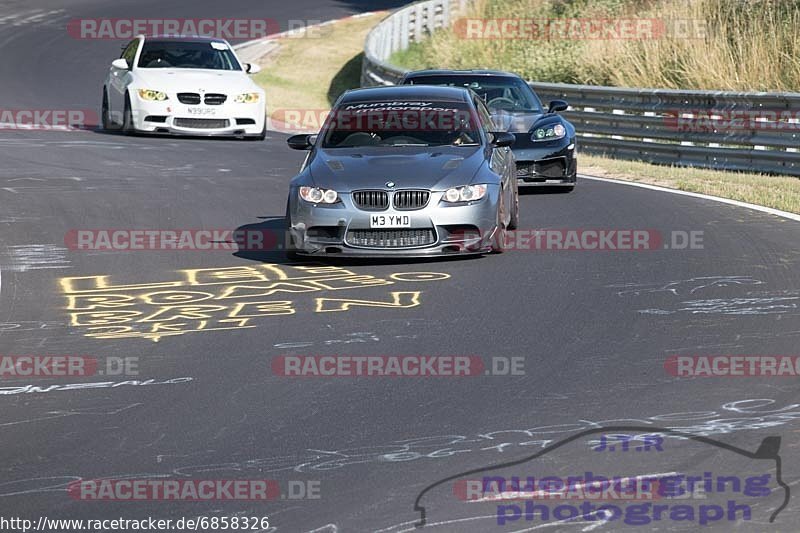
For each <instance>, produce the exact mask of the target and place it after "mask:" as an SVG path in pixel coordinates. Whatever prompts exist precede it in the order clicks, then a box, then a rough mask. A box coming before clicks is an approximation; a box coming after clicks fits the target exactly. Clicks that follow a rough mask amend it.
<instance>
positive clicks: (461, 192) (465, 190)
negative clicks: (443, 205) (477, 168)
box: [442, 185, 487, 203]
mask: <svg viewBox="0 0 800 533" xmlns="http://www.w3.org/2000/svg"><path fill="white" fill-rule="evenodd" d="M486 191H487V187H486V185H464V186H463V187H453V188H451V189H447V190H446V191H445V192H444V196H442V200H443V201H445V202H450V203H458V202H473V201H475V200H480V199H481V198H483V197H484V196H486Z"/></svg>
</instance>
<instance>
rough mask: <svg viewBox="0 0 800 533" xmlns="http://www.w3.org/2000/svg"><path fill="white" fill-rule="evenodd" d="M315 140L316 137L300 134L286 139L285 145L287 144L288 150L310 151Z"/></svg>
mask: <svg viewBox="0 0 800 533" xmlns="http://www.w3.org/2000/svg"><path fill="white" fill-rule="evenodd" d="M316 140H317V136H316V135H308V134H307V133H301V134H300V135H292V136H291V137H289V138H288V139H286V144H288V145H289V148H291V149H293V150H311V147H312V146H314V142H315V141H316Z"/></svg>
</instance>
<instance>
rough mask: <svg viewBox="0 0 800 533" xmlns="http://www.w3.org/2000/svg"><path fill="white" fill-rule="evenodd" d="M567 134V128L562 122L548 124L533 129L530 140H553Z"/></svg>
mask: <svg viewBox="0 0 800 533" xmlns="http://www.w3.org/2000/svg"><path fill="white" fill-rule="evenodd" d="M566 134H567V128H565V127H564V125H563V124H548V125H547V126H542V127H541V128H536V129H535V130H533V135H531V140H532V141H554V140H556V139H561V138H563V137H564V135H566Z"/></svg>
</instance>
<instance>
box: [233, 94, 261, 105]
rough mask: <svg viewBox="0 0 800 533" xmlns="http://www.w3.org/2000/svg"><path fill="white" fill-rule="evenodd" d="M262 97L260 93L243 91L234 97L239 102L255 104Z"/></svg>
mask: <svg viewBox="0 0 800 533" xmlns="http://www.w3.org/2000/svg"><path fill="white" fill-rule="evenodd" d="M260 99H261V95H260V94H258V93H243V94H240V95H238V96H237V97H236V98H234V99H233V101H234V102H236V103H237V104H255V103H258V101H259V100H260Z"/></svg>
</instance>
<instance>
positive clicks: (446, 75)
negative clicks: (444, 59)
mask: <svg viewBox="0 0 800 533" xmlns="http://www.w3.org/2000/svg"><path fill="white" fill-rule="evenodd" d="M400 83H401V84H406V85H444V86H452V87H467V88H469V89H471V90H473V91H475V92H476V93H478V94H479V95H480V96H481V98H483V100H484V102H485V103H486V105H487V107H488V108H489V110H490V111H491V112H492V114H493V118H494V120H495V124H496V126H495V127H496V128H497V129H499V130H502V131H508V132H511V133H513V134H514V135H515V136H516V138H517V141H516V142H515V143H514V155H515V156H516V158H517V178H518V179H519V182H520V185H540V186H548V187H549V186H557V187H559V188H561V189H562V190H563V191H564V192H568V191H571V190H572V189H573V188H574V187H575V183H576V181H577V173H578V165H577V158H576V155H575V154H576V152H575V149H576V144H575V127H574V126H573V125H572V124H571V123H570V122H569V121H567V120H566V119H565V118H564V117H562V116H560V115H559V114H558V112H559V111H564V110H565V109H567V103H566V102H564V101H563V100H553V101H552V102H550V104H549V105H548V109H547V111H545V110H544V109H543V108H542V104H541V102H540V101H539V97H538V96H537V95H536V93H535V92H534V90H533V89H531V87H530V85H528V84H527V83H526V82H525V80H523V79H522V78H520V77H519V76H517V75H516V74H512V73H510V72H500V71H496V70H418V71H415V72H409V73H408V74H406V75H405V77H404V78H403V80H402V81H401V82H400Z"/></svg>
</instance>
